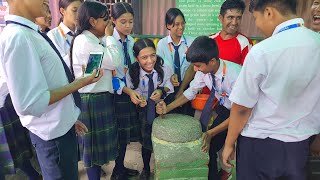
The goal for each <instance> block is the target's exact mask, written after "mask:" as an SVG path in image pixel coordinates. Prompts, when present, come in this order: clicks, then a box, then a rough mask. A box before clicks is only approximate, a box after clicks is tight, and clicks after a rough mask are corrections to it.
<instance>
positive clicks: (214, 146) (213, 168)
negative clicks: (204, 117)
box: [208, 105, 230, 180]
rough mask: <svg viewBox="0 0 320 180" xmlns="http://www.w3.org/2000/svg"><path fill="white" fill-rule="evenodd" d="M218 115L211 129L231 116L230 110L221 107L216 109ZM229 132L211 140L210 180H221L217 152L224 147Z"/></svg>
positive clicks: (224, 132)
mask: <svg viewBox="0 0 320 180" xmlns="http://www.w3.org/2000/svg"><path fill="white" fill-rule="evenodd" d="M216 113H217V114H218V116H217V117H216V119H215V120H214V121H213V124H212V125H211V127H210V129H212V128H214V127H216V126H218V125H219V124H221V123H222V122H223V121H225V120H226V119H228V117H229V116H230V110H229V109H227V108H225V107H224V106H221V105H219V106H218V107H217V108H216ZM227 132H228V131H227V130H225V131H223V132H221V133H219V134H217V135H216V136H214V137H213V138H212V139H211V142H210V149H209V175H208V179H209V180H216V179H217V180H220V176H219V173H218V162H217V156H218V155H217V152H218V151H219V150H220V149H221V148H222V147H223V145H224V142H225V140H226V137H227Z"/></svg>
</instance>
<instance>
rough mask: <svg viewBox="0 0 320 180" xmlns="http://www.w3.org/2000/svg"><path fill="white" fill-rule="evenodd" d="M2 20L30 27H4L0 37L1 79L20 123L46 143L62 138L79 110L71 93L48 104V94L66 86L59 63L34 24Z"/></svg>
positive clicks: (20, 18) (26, 20)
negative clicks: (3, 79) (6, 87)
mask: <svg viewBox="0 0 320 180" xmlns="http://www.w3.org/2000/svg"><path fill="white" fill-rule="evenodd" d="M5 19H6V21H8V20H10V21H15V22H18V23H21V24H24V25H27V26H29V27H31V28H32V29H30V28H27V27H24V26H21V25H17V24H8V25H7V26H6V27H5V28H4V30H3V32H2V34H1V37H0V60H1V69H2V70H1V71H2V74H1V76H2V77H4V78H5V81H6V82H7V86H8V89H9V92H10V95H11V99H12V103H13V106H14V108H15V110H16V112H17V114H18V115H19V117H20V121H21V124H22V125H23V126H24V127H26V128H27V129H28V130H29V131H31V132H32V133H34V134H36V135H37V136H39V137H40V138H41V139H43V140H46V141H47V140H51V139H54V138H57V137H60V136H63V135H64V134H66V133H67V132H68V131H69V130H70V129H71V127H72V126H73V125H74V123H75V122H76V120H77V118H78V116H79V114H80V109H79V108H78V107H77V106H76V105H75V103H74V99H73V96H72V94H70V95H68V96H66V97H64V98H63V99H61V100H60V101H58V102H56V103H54V104H51V105H48V104H49V100H50V91H51V90H54V89H57V88H61V87H62V86H65V85H67V84H69V82H68V79H67V76H66V73H65V71H64V68H63V65H62V62H61V60H60V58H59V56H58V55H57V53H56V52H55V51H54V50H53V49H52V48H51V46H50V45H49V43H48V42H47V41H46V40H45V39H44V38H43V37H42V36H41V35H40V34H39V33H38V32H37V30H38V26H37V25H36V24H35V23H34V22H32V21H30V20H28V19H25V18H23V17H20V16H15V15H8V16H6V17H5Z"/></svg>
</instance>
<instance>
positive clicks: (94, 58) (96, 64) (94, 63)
mask: <svg viewBox="0 0 320 180" xmlns="http://www.w3.org/2000/svg"><path fill="white" fill-rule="evenodd" d="M102 59H103V53H90V56H89V59H88V64H87V67H86V70H85V72H84V73H85V74H92V71H93V70H94V69H97V70H98V69H99V68H100V66H101V62H102ZM98 76H99V71H97V74H96V77H98Z"/></svg>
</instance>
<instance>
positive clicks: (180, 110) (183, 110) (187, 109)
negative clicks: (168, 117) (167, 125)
mask: <svg viewBox="0 0 320 180" xmlns="http://www.w3.org/2000/svg"><path fill="white" fill-rule="evenodd" d="M178 90H179V88H177V87H175V90H174V92H173V93H171V94H169V95H168V96H167V97H166V98H165V99H164V102H165V103H166V104H167V105H168V104H170V103H172V102H173V101H174V100H175V98H174V97H175V95H176V94H177V92H178ZM194 112H195V110H194V109H193V108H192V105H191V101H189V102H187V103H186V104H184V105H182V106H180V107H177V108H175V109H173V110H172V111H170V112H169V114H172V113H176V114H184V115H188V116H192V117H193V116H194Z"/></svg>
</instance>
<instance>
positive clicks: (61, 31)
mask: <svg viewBox="0 0 320 180" xmlns="http://www.w3.org/2000/svg"><path fill="white" fill-rule="evenodd" d="M58 28H59V31H60V34H61V36H62V37H63V38H64V39H65V40H66V42H67V44H68V45H69V47H70V46H71V43H70V42H69V40H68V38H67V36H66V34H65V33H64V32H63V30H62V28H61V26H58Z"/></svg>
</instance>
